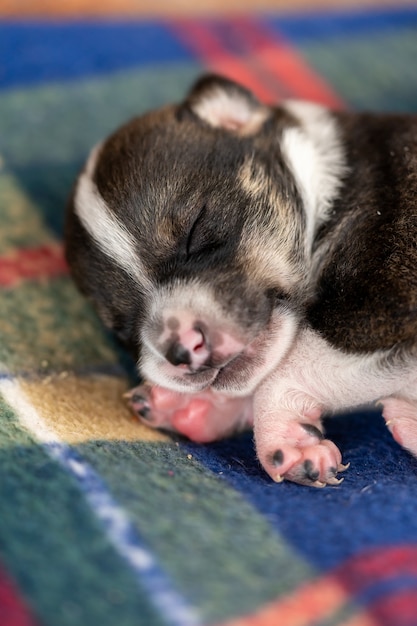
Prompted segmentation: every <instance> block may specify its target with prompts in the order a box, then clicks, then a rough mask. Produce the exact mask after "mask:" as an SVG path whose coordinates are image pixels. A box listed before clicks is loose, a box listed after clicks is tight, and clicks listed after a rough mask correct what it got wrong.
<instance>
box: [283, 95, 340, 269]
mask: <svg viewBox="0 0 417 626" xmlns="http://www.w3.org/2000/svg"><path fill="white" fill-rule="evenodd" d="M284 107H285V108H286V109H287V111H289V112H290V113H291V114H292V115H294V116H295V117H296V118H297V119H298V120H299V121H300V122H301V124H302V125H301V127H299V128H294V127H292V128H288V129H286V130H285V131H284V132H283V136H282V145H281V148H282V153H283V155H284V158H285V159H286V161H287V164H288V166H289V168H290V171H291V173H292V174H293V176H294V178H295V181H296V184H297V187H298V189H299V192H300V194H301V198H302V201H303V204H304V210H305V213H306V218H307V228H306V252H307V254H308V256H310V255H311V246H312V243H313V239H314V235H315V233H316V230H317V227H318V226H319V225H320V224H321V223H322V222H324V221H325V220H326V219H327V217H328V213H329V209H330V207H331V205H332V203H333V201H334V200H335V198H336V197H337V194H338V192H339V189H340V186H341V179H342V176H343V175H344V173H345V172H346V158H345V153H344V150H343V146H342V144H341V141H340V138H339V133H338V128H337V123H336V121H335V120H334V119H333V118H332V116H331V114H330V112H329V111H328V110H327V109H326V108H324V107H322V106H320V105H317V104H313V103H309V102H302V101H295V100H294V101H291V100H290V101H287V102H286V103H285V105H284ZM307 258H308V257H307Z"/></svg>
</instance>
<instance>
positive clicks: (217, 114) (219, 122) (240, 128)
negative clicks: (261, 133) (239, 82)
mask: <svg viewBox="0 0 417 626" xmlns="http://www.w3.org/2000/svg"><path fill="white" fill-rule="evenodd" d="M192 108H193V111H194V113H196V115H198V116H199V117H200V118H201V119H202V120H204V121H205V122H207V123H208V124H210V126H213V127H214V128H225V129H226V130H232V131H237V132H239V134H241V135H250V134H252V133H256V132H257V131H258V130H259V128H260V127H261V126H262V124H263V122H264V121H265V120H266V118H267V117H268V109H267V108H266V107H263V106H262V105H258V106H256V105H254V104H252V103H251V102H250V101H249V100H248V99H247V98H246V97H245V96H244V95H243V94H240V93H239V92H232V93H229V92H228V91H225V90H224V89H223V88H222V87H220V86H219V87H213V88H211V89H210V91H209V93H208V94H207V95H206V96H204V97H202V98H201V99H199V100H198V101H197V102H196V103H194V104H193V106H192Z"/></svg>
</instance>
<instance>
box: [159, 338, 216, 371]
mask: <svg viewBox="0 0 417 626" xmlns="http://www.w3.org/2000/svg"><path fill="white" fill-rule="evenodd" d="M209 356H210V350H209V347H208V345H207V341H206V338H205V336H204V333H203V332H202V331H201V330H200V329H199V328H191V329H190V330H188V331H186V332H184V333H181V335H180V336H179V338H178V339H177V340H175V341H174V342H173V343H172V344H171V345H170V346H169V348H168V350H167V352H166V354H165V358H166V359H167V361H169V362H170V363H172V365H188V367H189V368H190V369H191V370H197V369H199V368H201V366H203V365H204V363H205V361H206V360H207V359H208V357H209Z"/></svg>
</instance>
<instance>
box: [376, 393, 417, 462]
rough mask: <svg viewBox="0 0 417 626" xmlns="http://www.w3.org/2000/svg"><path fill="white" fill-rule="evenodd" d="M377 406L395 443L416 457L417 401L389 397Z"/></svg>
mask: <svg viewBox="0 0 417 626" xmlns="http://www.w3.org/2000/svg"><path fill="white" fill-rule="evenodd" d="M378 404H382V406H383V411H382V415H383V417H384V419H385V421H386V424H387V426H388V429H389V430H390V432H391V434H392V436H393V437H394V439H395V441H396V442H397V443H399V444H400V445H401V446H403V447H404V448H406V449H407V450H409V451H410V452H411V453H412V454H414V455H415V456H417V401H415V400H414V401H413V400H406V399H405V398H400V397H395V396H390V397H389V398H383V399H382V400H380V401H379V402H378Z"/></svg>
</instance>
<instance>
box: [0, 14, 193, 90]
mask: <svg viewBox="0 0 417 626" xmlns="http://www.w3.org/2000/svg"><path fill="white" fill-rule="evenodd" d="M192 60H193V56H192V55H191V53H190V52H189V51H188V50H187V49H186V48H185V47H184V46H183V45H182V44H181V42H180V41H179V40H178V39H176V38H175V36H174V35H173V34H172V33H171V32H170V30H169V29H168V27H167V26H165V25H164V24H162V23H158V22H156V21H151V20H149V21H141V22H133V23H132V22H131V23H126V22H86V23H82V22H71V23H69V24H66V23H60V22H58V23H52V24H51V23H45V22H27V23H26V22H23V23H17V22H4V21H3V22H1V23H0V88H3V89H4V88H10V87H17V86H19V85H35V84H39V83H45V82H51V81H57V80H59V81H61V80H71V79H76V78H82V77H88V76H92V75H94V76H97V75H101V74H110V73H112V72H115V71H118V70H122V69H123V70H126V69H129V68H132V67H136V66H144V65H152V66H156V67H157V66H158V65H159V64H166V63H175V62H184V61H192Z"/></svg>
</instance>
